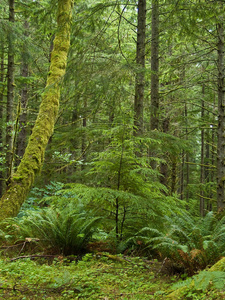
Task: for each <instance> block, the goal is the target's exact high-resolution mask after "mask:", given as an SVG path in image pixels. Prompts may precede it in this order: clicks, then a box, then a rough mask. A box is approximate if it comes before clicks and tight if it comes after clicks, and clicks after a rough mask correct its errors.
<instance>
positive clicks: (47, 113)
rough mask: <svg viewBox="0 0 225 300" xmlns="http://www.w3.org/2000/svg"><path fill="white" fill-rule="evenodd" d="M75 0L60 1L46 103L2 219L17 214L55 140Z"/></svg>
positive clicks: (0, 208) (0, 207) (0, 210)
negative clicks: (47, 150) (54, 134)
mask: <svg viewBox="0 0 225 300" xmlns="http://www.w3.org/2000/svg"><path fill="white" fill-rule="evenodd" d="M72 3H73V1H72V0H58V12H57V23H58V30H57V32H56V36H55V39H54V48H53V51H52V55H51V65H50V71H49V74H48V78H47V84H46V88H45V92H44V94H43V96H42V103H41V106H40V109H39V114H38V117H37V120H36V122H35V125H34V128H33V131H32V134H31V136H30V139H29V141H28V145H27V147H26V150H25V153H24V156H23V159H22V161H21V163H20V165H19V167H18V169H17V172H16V173H15V175H14V176H13V178H12V182H11V184H10V186H9V187H8V190H7V191H6V193H5V194H4V195H3V197H2V198H1V201H0V220H2V219H4V218H6V217H12V216H15V215H17V213H18V212H19V209H20V207H21V205H22V204H23V202H24V200H25V199H26V196H27V194H28V192H29V190H30V188H31V186H32V184H33V181H34V177H35V175H36V174H37V173H38V172H40V169H41V166H42V164H43V160H44V153H45V149H46V146H47V144H48V141H49V138H50V137H51V135H52V133H53V130H54V124H55V121H56V118H57V114H58V108H59V98H60V84H61V81H62V78H63V76H64V74H65V69H66V63H67V54H68V50H69V47H70V22H71V14H72Z"/></svg>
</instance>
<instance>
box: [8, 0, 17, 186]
mask: <svg viewBox="0 0 225 300" xmlns="http://www.w3.org/2000/svg"><path fill="white" fill-rule="evenodd" d="M14 6H15V3H14V0H9V22H10V23H12V24H13V23H14V21H15V13H14V10H15V7H14ZM10 30H11V31H10V32H9V34H8V67H7V107H6V122H7V125H6V147H7V151H6V169H7V171H6V178H7V184H9V183H10V181H11V176H12V168H13V153H12V151H13V104H14V53H13V52H14V50H13V48H14V47H13V37H12V30H13V28H12V27H11V28H10Z"/></svg>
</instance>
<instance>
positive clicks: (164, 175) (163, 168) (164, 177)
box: [160, 117, 170, 187]
mask: <svg viewBox="0 0 225 300" xmlns="http://www.w3.org/2000/svg"><path fill="white" fill-rule="evenodd" d="M169 125H170V119H169V117H165V118H164V120H163V122H162V130H163V132H164V133H168V132H169ZM167 156H168V154H166V153H165V155H164V159H165V161H167V160H168V159H167ZM160 173H161V176H160V183H162V184H163V185H165V186H166V187H168V163H167V162H165V163H160Z"/></svg>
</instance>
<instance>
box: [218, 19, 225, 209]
mask: <svg viewBox="0 0 225 300" xmlns="http://www.w3.org/2000/svg"><path fill="white" fill-rule="evenodd" d="M217 29H218V49H217V52H218V128H217V210H218V211H220V210H221V209H223V208H224V206H225V201H224V200H225V199H224V180H225V161H224V160H225V137H224V130H225V102H224V92H225V89H224V88H225V87H224V26H223V22H220V23H219V24H218V26H217Z"/></svg>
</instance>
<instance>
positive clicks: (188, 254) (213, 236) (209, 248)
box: [136, 212, 225, 275]
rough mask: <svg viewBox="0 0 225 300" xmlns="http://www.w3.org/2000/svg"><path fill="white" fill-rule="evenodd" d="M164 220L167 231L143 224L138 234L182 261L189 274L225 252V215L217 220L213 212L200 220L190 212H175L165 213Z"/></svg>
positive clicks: (164, 253)
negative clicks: (180, 213)
mask: <svg viewBox="0 0 225 300" xmlns="http://www.w3.org/2000/svg"><path fill="white" fill-rule="evenodd" d="M165 222H166V223H165V224H166V226H167V230H166V231H160V230H156V229H152V228H143V229H142V230H140V231H139V232H138V234H137V235H136V237H138V238H139V239H141V240H142V241H143V242H144V243H145V245H146V247H148V248H152V249H157V250H158V251H159V252H160V253H161V255H162V256H164V257H168V258H170V260H171V261H172V262H173V263H176V264H181V265H183V266H184V268H185V269H186V271H187V272H188V273H189V274H190V275H191V274H193V273H195V272H196V271H197V270H198V269H203V268H205V267H206V266H207V265H210V264H213V263H215V262H216V261H217V260H218V259H219V258H220V257H221V255H222V254H223V253H224V241H225V219H221V220H220V221H218V220H216V218H215V216H214V214H213V213H212V212H209V213H208V214H207V215H206V217H205V218H204V219H199V220H196V219H195V218H193V217H191V216H190V215H189V214H188V212H184V213H183V214H182V215H179V216H178V215H175V214H172V215H171V216H166V217H165Z"/></svg>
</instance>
